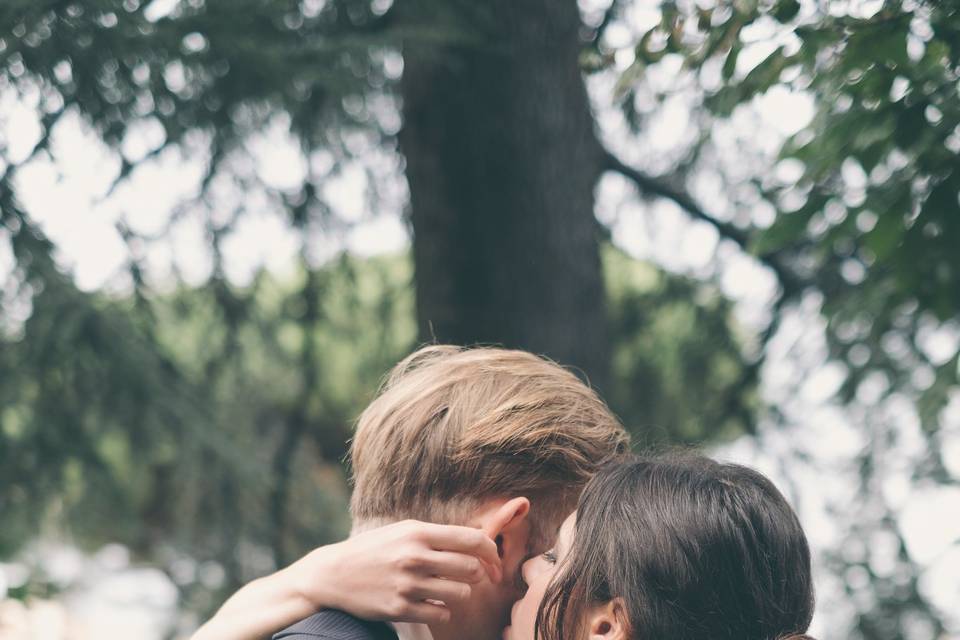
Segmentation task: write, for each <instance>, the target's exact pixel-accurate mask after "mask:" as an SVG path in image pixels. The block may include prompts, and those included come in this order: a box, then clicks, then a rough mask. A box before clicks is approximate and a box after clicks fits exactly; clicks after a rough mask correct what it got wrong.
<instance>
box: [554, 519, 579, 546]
mask: <svg viewBox="0 0 960 640" xmlns="http://www.w3.org/2000/svg"><path fill="white" fill-rule="evenodd" d="M576 524H577V512H576V511H574V512H573V513H571V514H570V515H569V516H567V519H566V520H564V521H563V524H562V525H560V532H559V533H558V535H557V551H566V550H567V549H569V548H570V543H571V542H573V530H574V527H575V526H576Z"/></svg>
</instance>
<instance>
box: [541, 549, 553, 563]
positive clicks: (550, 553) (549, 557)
mask: <svg viewBox="0 0 960 640" xmlns="http://www.w3.org/2000/svg"><path fill="white" fill-rule="evenodd" d="M542 555H543V559H544V560H546V561H547V562H549V563H550V564H557V554H556V552H554V551H553V550H552V549H551V550H550V551H544V552H543V554H542Z"/></svg>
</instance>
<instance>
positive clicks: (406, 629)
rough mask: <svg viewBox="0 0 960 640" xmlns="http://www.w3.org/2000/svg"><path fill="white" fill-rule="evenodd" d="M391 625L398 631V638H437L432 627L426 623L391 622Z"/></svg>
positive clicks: (432, 639)
mask: <svg viewBox="0 0 960 640" xmlns="http://www.w3.org/2000/svg"><path fill="white" fill-rule="evenodd" d="M390 626H391V627H393V630H394V631H396V632H397V638H398V640H436V638H435V637H434V635H433V633H432V632H431V630H430V627H428V626H427V625H425V624H417V623H413V622H391V623H390Z"/></svg>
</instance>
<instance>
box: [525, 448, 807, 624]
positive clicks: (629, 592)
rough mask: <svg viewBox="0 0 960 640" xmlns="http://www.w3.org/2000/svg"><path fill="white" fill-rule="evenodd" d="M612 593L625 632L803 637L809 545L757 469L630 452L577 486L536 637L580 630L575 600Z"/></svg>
mask: <svg viewBox="0 0 960 640" xmlns="http://www.w3.org/2000/svg"><path fill="white" fill-rule="evenodd" d="M614 598H619V599H621V600H622V603H623V609H624V613H625V614H626V615H627V617H628V621H627V623H628V627H629V630H630V637H631V638H642V639H648V638H649V639H651V640H653V639H657V640H659V639H661V638H669V639H670V640H694V639H695V640H704V639H705V638H710V639H711V640H725V639H729V640H779V639H783V638H787V637H790V636H797V637H804V636H802V634H803V633H805V632H806V630H807V627H808V626H809V624H810V619H811V617H812V616H813V584H812V578H811V570H810V550H809V547H808V545H807V540H806V537H805V536H804V534H803V530H802V529H801V527H800V522H799V521H798V520H797V516H796V514H794V512H793V509H791V508H790V505H788V504H787V501H786V500H785V499H784V497H783V495H781V493H780V492H779V491H777V488H776V487H774V486H773V483H772V482H770V480H768V479H767V478H766V477H764V476H763V475H762V474H760V473H758V472H756V471H754V470H752V469H748V468H746V467H742V466H739V465H734V464H722V463H719V462H715V461H713V460H710V459H709V458H705V457H703V456H697V455H692V454H672V455H666V456H657V457H650V458H634V459H631V460H630V461H628V462H625V463H620V464H617V465H614V466H610V467H608V468H606V469H604V470H603V471H601V472H600V473H599V474H598V475H597V476H596V477H594V479H593V480H591V481H590V483H589V484H588V485H587V487H586V489H584V492H583V495H582V496H581V497H580V503H579V506H578V508H577V520H576V527H575V534H574V540H573V544H572V546H571V548H570V550H569V552H568V554H567V556H566V558H565V559H564V561H563V562H562V566H561V567H560V568H559V571H558V573H557V576H556V577H555V578H554V580H553V581H552V582H551V584H550V586H549V587H548V589H547V592H546V595H545V596H544V600H543V603H542V604H541V607H540V611H539V613H538V616H537V637H538V638H544V639H545V640H569V639H570V638H573V637H575V636H577V635H580V628H581V625H582V624H583V623H584V620H585V617H584V614H585V611H586V608H587V607H589V606H591V605H593V604H597V603H605V602H609V601H610V600H612V599H614Z"/></svg>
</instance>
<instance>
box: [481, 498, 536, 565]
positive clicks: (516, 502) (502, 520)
mask: <svg viewBox="0 0 960 640" xmlns="http://www.w3.org/2000/svg"><path fill="white" fill-rule="evenodd" d="M529 513H530V501H529V500H528V499H526V498H523V497H517V498H511V499H510V500H507V501H506V502H504V503H503V504H502V505H500V506H499V507H497V509H496V510H495V511H494V512H493V513H491V514H490V515H489V516H487V517H486V518H485V519H484V522H483V524H482V525H481V529H482V530H483V532H484V533H486V534H487V536H488V537H489V538H490V539H491V540H493V541H494V542H496V543H497V552H498V553H499V554H500V557H501V558H502V557H503V555H504V544H503V541H504V535H509V534H511V533H513V532H516V531H517V528H518V527H519V526H520V525H521V524H523V523H524V522H525V521H526V518H527V514H529ZM525 543H526V541H524V544H525Z"/></svg>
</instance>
